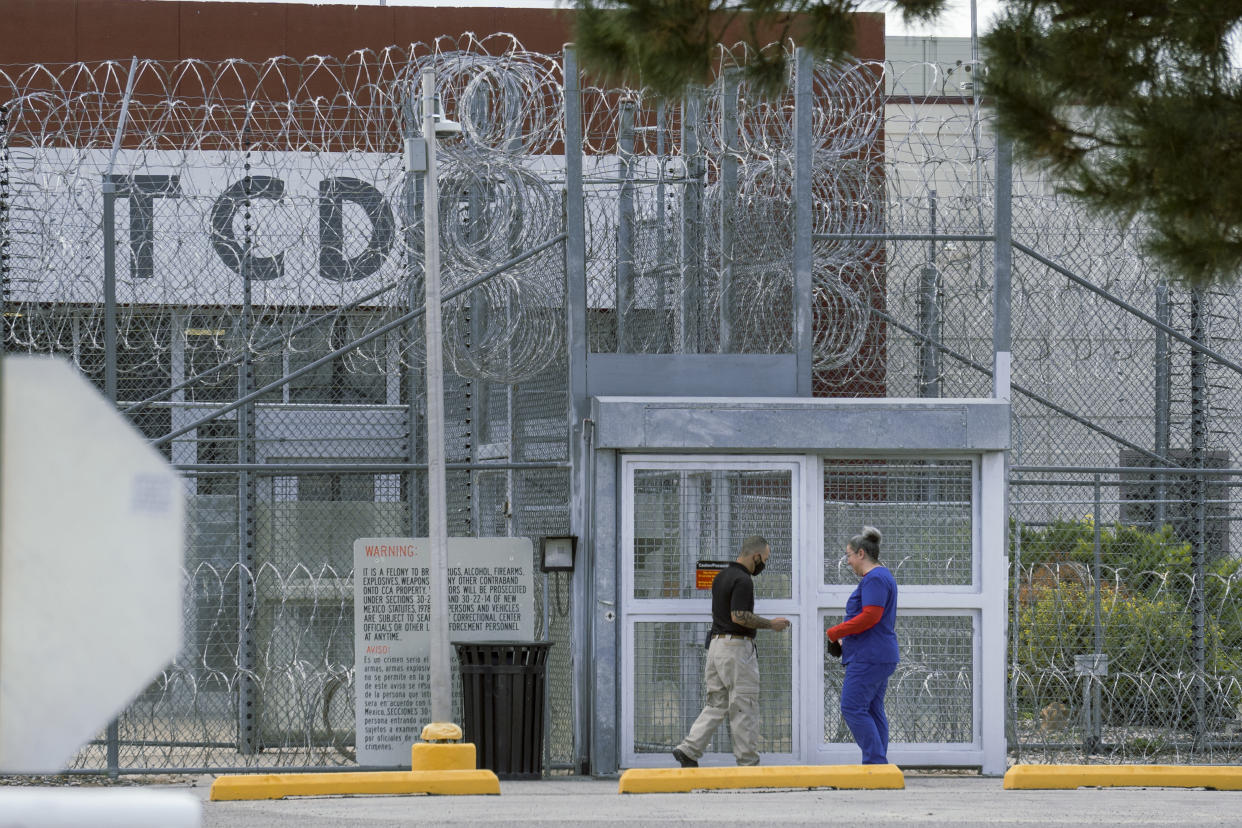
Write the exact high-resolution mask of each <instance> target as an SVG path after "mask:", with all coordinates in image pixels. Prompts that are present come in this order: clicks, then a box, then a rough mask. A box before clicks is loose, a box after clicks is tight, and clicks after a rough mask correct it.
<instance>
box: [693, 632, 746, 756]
mask: <svg viewBox="0 0 1242 828" xmlns="http://www.w3.org/2000/svg"><path fill="white" fill-rule="evenodd" d="M703 684H704V686H705V689H706V691H707V701H706V704H704V706H703V712H702V713H700V714H699V717H698V718H697V719H695V720H694V724H693V725H692V726H691V727H690V733H689V734H688V735H687V736H686V738H685V739H684V740H683V741H682V743H681V744H680V745H678V746H677V747H678V748H679V749H680V750H681V752H682V753H684V754H686V755H687V756H689V757H690V758H691V759H698V758H699V757H700V756H702V755H703V752H704V751H705V750H707V745H708V743H709V742H711V740H712V734H714V733H715V732H716V728H718V727H720V723H721V722H723V721H724V719H725V716H726V715H727V716H728V717H729V732H730V734H731V735H732V736H733V755H734V756H736V757H737V763H738V764H739V765H757V764H759V657H758V656H757V655H756V654H755V644H754V642H753V641H751V640H750V639H744V638H713V639H712V646H711V647H710V648H709V649H708V651H707V667H706V668H704V670H703Z"/></svg>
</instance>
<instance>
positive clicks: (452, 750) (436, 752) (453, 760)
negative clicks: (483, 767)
mask: <svg viewBox="0 0 1242 828" xmlns="http://www.w3.org/2000/svg"><path fill="white" fill-rule="evenodd" d="M478 766H479V762H478V759H477V754H476V752H475V749H474V745H473V744H472V743H471V742H457V743H452V742H415V743H414V745H413V747H411V748H410V770H416V771H449V770H474V769H475V768H477V767H478Z"/></svg>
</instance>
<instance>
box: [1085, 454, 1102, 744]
mask: <svg viewBox="0 0 1242 828" xmlns="http://www.w3.org/2000/svg"><path fill="white" fill-rule="evenodd" d="M1092 494H1093V495H1094V499H1093V506H1092V508H1093V510H1094V511H1093V512H1092V513H1091V516H1092V520H1091V524H1092V537H1091V580H1092V582H1093V590H1092V592H1093V599H1094V605H1093V607H1092V609H1093V614H1092V618H1091V652H1092V653H1093V657H1094V658H1095V659H1098V658H1099V654H1100V653H1103V652H1104V623H1103V617H1102V612H1101V610H1102V606H1101V603H1102V596H1101V594H1100V569H1101V563H1102V561H1101V560H1100V556H1101V554H1102V549H1101V538H1100V520H1101V516H1100V510H1101V508H1102V505H1103V504H1102V498H1101V496H1100V476H1099V475H1098V474H1097V475H1095V476H1094V478H1093V491H1092ZM1095 668H1096V669H1093V670H1092V671H1091V672H1090V673H1088V674H1087V676H1086V682H1087V684H1086V688H1090V691H1091V692H1090V695H1088V694H1087V692H1086V688H1084V692H1083V701H1084V702H1085V703H1086V711H1085V713H1086V716H1087V733H1086V738H1085V739H1084V740H1083V742H1084V745H1083V751H1084V752H1085V753H1086V754H1087V755H1088V756H1089V755H1091V754H1092V753H1095V752H1096V750H1098V749H1099V746H1100V683H1099V679H1098V673H1097V671H1098V668H1099V664H1098V663H1096V664H1095Z"/></svg>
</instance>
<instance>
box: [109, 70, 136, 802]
mask: <svg viewBox="0 0 1242 828" xmlns="http://www.w3.org/2000/svg"><path fill="white" fill-rule="evenodd" d="M137 75H138V57H137V56H136V55H135V56H134V57H133V58H132V59H131V60H130V63H129V77H128V78H127V79H126V81H125V97H124V98H122V99H121V112H120V115H119V116H118V119H117V126H116V133H115V134H114V135H113V136H112V153H111V155H110V156H109V157H108V169H107V171H106V172H105V173H104V177H103V234H104V274H103V277H104V281H103V301H104V319H103V324H104V394H105V395H106V396H107V398H108V401H109V402H110V403H112V406H113V408H115V407H116V404H117V400H118V399H119V397H118V391H117V383H116V368H117V353H116V182H115V181H114V180H113V173H112V171H113V168H114V167H115V166H116V156H117V153H119V152H120V151H121V142H122V140H124V136H125V124H126V121H127V120H128V117H129V102H130V100H131V99H132V98H133V95H134V80H135V78H136V77H137ZM105 739H106V741H107V762H108V775H109V776H110V777H112V778H113V779H115V778H116V777H117V776H118V775H119V774H120V767H121V761H120V754H121V750H120V731H119V728H118V726H117V720H116V719H113V720H112V721H110V722H108V727H107V732H106V733H105Z"/></svg>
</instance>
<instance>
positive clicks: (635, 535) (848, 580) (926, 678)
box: [620, 454, 1005, 772]
mask: <svg viewBox="0 0 1242 828" xmlns="http://www.w3.org/2000/svg"><path fill="white" fill-rule="evenodd" d="M1002 469H1003V467H1002V464H1001V463H1000V462H999V461H998V460H997V457H994V456H992V455H989V454H983V455H979V454H975V455H957V456H934V457H914V456H905V455H901V456H884V455H876V456H869V457H824V456H816V455H797V456H772V455H768V456H762V455H760V456H755V455H751V456H711V457H707V456H684V455H683V456H651V455H645V456H641V455H639V456H636V455H630V456H623V457H622V462H621V481H620V483H621V491H622V492H623V496H622V498H621V526H620V529H621V538H620V540H621V545H620V551H621V573H620V574H621V596H622V602H621V619H620V620H621V622H622V627H621V666H622V681H621V687H620V695H621V708H622V709H621V714H622V717H621V732H620V738H621V759H622V765H623V766H625V767H643V766H667V765H668V764H669V762H670V761H671V759H670V757H669V753H670V751H671V750H672V749H673V747H675V746H676V745H677V744H678V743H679V742H680V741H681V739H682V737H683V736H684V735H685V734H686V732H687V731H688V730H689V728H690V725H691V723H692V722H693V721H694V719H695V717H696V716H697V715H698V713H699V711H700V709H701V707H702V704H703V665H704V661H705V658H706V651H705V649H704V646H703V645H704V640H705V637H706V635H707V631H708V628H709V626H710V623H711V598H710V590H708V589H705V588H703V587H704V586H706V579H700V580H699V582H698V584H697V585H696V565H697V564H699V562H702V561H727V560H733V559H734V558H736V557H737V554H738V550H739V547H740V545H741V542H742V540H743V539H744V538H746V537H747V536H749V535H762V536H763V537H765V538H766V539H767V540H768V542H769V543H770V544H771V547H772V557H771V559H770V560H769V561H768V565H767V568H766V569H765V570H764V572H763V573H762V574H761V575H759V576H757V577H756V579H755V597H756V612H758V613H759V614H760V615H763V616H766V617H769V618H770V617H773V616H785V617H787V618H789V619H790V620H791V621H792V622H793V623H792V627H791V629H789V630H786V631H783V632H780V633H776V632H772V631H760V633H759V636H758V639H757V646H758V651H759V667H760V676H761V687H762V695H761V698H760V710H761V717H762V724H761V733H760V744H759V750H760V752H761V753H762V754H763V759H762V761H763V762H764V763H765V764H789V763H799V764H801V763H806V764H824V763H829V764H832V763H856V762H858V761H859V751H858V748H857V747H856V746H855V744H854V742H853V738H852V736H851V735H850V732H849V729H848V728H847V727H846V726H845V723H844V722H843V721H842V720H841V716H840V712H839V709H838V702H839V699H840V690H841V682H842V679H843V677H844V671H843V669H842V667H841V664H840V662H839V661H838V660H836V659H834V658H832V657H831V656H829V655H828V653H827V650H826V643H827V640H826V638H825V635H824V633H825V631H826V630H827V629H828V627H830V626H832V625H833V624H836V623H838V622H839V621H841V620H842V615H843V610H844V606H845V601H846V599H847V598H848V596H849V594H850V592H851V591H852V590H853V589H854V586H855V585H856V584H857V580H858V579H857V577H856V576H855V575H854V574H853V572H852V571H851V570H850V569H849V567H848V566H847V565H846V563H845V545H846V542H847V541H848V539H849V538H850V537H851V536H852V535H855V534H858V533H859V531H860V530H861V528H862V526H863V525H864V524H871V525H874V526H878V527H879V528H880V529H881V530H882V531H883V533H884V541H883V543H882V544H881V561H882V563H884V564H885V565H886V566H888V567H889V568H890V569H891V570H892V571H893V573H894V575H895V576H896V578H897V582H898V584H899V588H900V598H899V608H898V623H897V633H898V638H899V643H900V647H901V659H902V661H901V664H900V665H899V666H898V668H897V671H896V673H894V675H893V677H892V679H890V682H889V690H888V696H887V705H886V708H887V712H888V717H889V722H890V729H891V745H890V749H889V758H890V760H891V761H893V762H895V763H897V764H899V765H906V766H916V765H924V766H937V765H939V766H969V765H978V766H981V767H984V769H985V771H989V770H990V772H999V771H1000V770H1003V761H1004V732H1003V712H1002V711H1003V707H1002V706H1001V704H1000V702H1001V700H1002V699H1003V687H1004V675H1003V659H1002V660H1001V661H1000V669H999V670H995V669H991V670H984V669H983V668H984V664H985V661H987V662H988V663H993V662H994V661H995V660H994V659H984V658H983V655H984V653H985V651H986V652H992V653H995V652H997V651H998V648H997V646H996V644H997V641H1000V642H1002V646H1001V647H1000V648H999V652H1001V653H1002V655H1003V638H1004V634H1005V633H1004V623H1003V618H1004V607H1005V590H1004V581H1003V577H1004V562H1003V558H1001V559H1000V568H999V569H997V568H996V567H995V566H993V565H991V564H987V565H985V562H986V561H987V558H986V557H985V556H984V555H982V554H981V552H980V550H981V548H982V547H983V537H984V536H985V535H984V532H983V531H982V529H981V527H982V526H983V523H984V522H983V521H982V520H981V516H982V514H983V511H982V510H983V509H984V508H985V506H986V501H987V500H988V499H989V495H988V492H989V489H988V487H987V486H985V485H984V481H985V480H989V479H990V477H991V476H992V475H996V474H1000V473H1001V471H1002ZM993 534H995V533H993ZM1001 537H1003V534H1002V535H1001ZM992 545H995V544H992ZM992 551H993V552H999V553H1000V554H1001V555H1002V556H1003V550H992ZM998 573H999V574H998ZM989 640H991V645H990V650H989V645H988V643H987V642H988V641H989ZM993 673H996V674H995V675H993ZM985 702H986V703H985ZM985 745H986V749H985ZM998 757H999V758H998ZM733 761H734V759H733V755H732V746H731V743H730V738H729V733H728V725H727V723H726V724H725V725H724V726H722V727H721V729H720V730H719V731H717V734H716V736H715V739H714V741H713V742H712V745H711V746H710V748H709V750H708V753H707V754H706V755H705V756H704V759H703V763H704V764H708V765H710V764H732V763H733ZM998 763H999V767H996V766H997V765H998Z"/></svg>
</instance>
